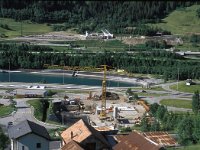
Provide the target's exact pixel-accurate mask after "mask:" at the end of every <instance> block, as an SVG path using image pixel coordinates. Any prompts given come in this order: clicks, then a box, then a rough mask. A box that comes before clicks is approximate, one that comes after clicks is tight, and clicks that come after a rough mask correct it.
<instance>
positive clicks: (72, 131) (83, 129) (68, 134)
mask: <svg viewBox="0 0 200 150" xmlns="http://www.w3.org/2000/svg"><path fill="white" fill-rule="evenodd" d="M91 135H93V136H94V137H95V138H96V139H98V140H100V141H101V142H102V143H104V144H105V145H109V143H108V142H107V141H106V139H105V138H104V136H103V135H102V134H101V133H99V132H98V131H97V130H95V129H94V128H93V127H92V126H90V125H89V124H88V123H86V122H84V121H83V120H82V119H80V120H79V121H77V122H76V123H75V124H73V125H72V126H71V127H69V128H67V129H66V130H65V131H63V132H62V133H61V137H62V139H63V140H64V142H65V143H68V142H69V141H71V140H72V139H73V140H74V141H76V142H77V143H81V142H82V141H83V140H85V139H86V138H88V137H89V136H91Z"/></svg>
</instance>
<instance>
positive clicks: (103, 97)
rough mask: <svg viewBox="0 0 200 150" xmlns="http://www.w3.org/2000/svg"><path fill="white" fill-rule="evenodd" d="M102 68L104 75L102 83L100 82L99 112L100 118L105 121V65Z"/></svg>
mask: <svg viewBox="0 0 200 150" xmlns="http://www.w3.org/2000/svg"><path fill="white" fill-rule="evenodd" d="M102 66H103V67H104V75H103V81H102V100H101V112H100V118H101V119H105V118H106V71H107V69H106V67H107V65H102Z"/></svg>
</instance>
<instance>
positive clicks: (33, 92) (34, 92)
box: [15, 89, 47, 98]
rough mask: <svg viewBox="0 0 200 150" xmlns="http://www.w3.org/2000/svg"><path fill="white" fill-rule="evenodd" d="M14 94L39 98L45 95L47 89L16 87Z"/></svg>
mask: <svg viewBox="0 0 200 150" xmlns="http://www.w3.org/2000/svg"><path fill="white" fill-rule="evenodd" d="M15 94H16V96H17V97H23V98H29V97H31V98H33V97H36V98H39V97H45V96H47V91H46V90H44V89H16V93H15Z"/></svg>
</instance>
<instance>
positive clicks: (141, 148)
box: [113, 131, 162, 150]
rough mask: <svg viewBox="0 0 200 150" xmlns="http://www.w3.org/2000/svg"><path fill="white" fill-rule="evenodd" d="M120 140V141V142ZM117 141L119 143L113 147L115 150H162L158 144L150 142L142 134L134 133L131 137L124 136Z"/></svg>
mask: <svg viewBox="0 0 200 150" xmlns="http://www.w3.org/2000/svg"><path fill="white" fill-rule="evenodd" d="M119 139H120V140H119ZM119 139H116V140H117V141H118V142H119V143H118V144H116V145H115V146H114V147H113V150H125V149H127V150H128V149H130V150H161V149H162V147H160V146H159V145H158V144H156V143H155V142H153V141H150V140H148V139H147V138H145V137H144V136H143V135H142V134H140V133H138V132H136V131H133V132H132V133H130V134H129V135H123V136H121V137H120V138H119Z"/></svg>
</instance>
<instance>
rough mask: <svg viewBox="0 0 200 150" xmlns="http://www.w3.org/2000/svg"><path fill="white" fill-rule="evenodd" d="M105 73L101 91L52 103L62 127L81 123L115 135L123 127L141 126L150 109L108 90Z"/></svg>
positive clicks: (105, 70)
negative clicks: (83, 122)
mask: <svg viewBox="0 0 200 150" xmlns="http://www.w3.org/2000/svg"><path fill="white" fill-rule="evenodd" d="M101 68H102V70H103V80H102V89H101V91H99V89H97V90H93V91H90V90H87V91H85V92H84V93H76V94H75V93H69V94H67V96H66V95H65V96H64V95H62V96H64V99H63V100H56V99H54V100H53V102H52V103H53V112H54V114H56V116H57V118H59V120H60V121H61V122H62V124H73V123H74V122H75V121H77V120H78V119H83V120H85V121H87V122H88V123H89V124H90V125H91V126H93V127H95V128H96V129H97V130H100V131H105V132H114V131H117V130H118V128H121V127H132V126H134V125H138V124H140V122H141V119H142V117H143V115H144V113H145V112H148V111H149V106H148V105H147V104H146V103H145V102H144V101H143V100H139V101H134V102H129V99H128V97H127V95H125V93H123V92H120V91H116V90H115V91H114V90H109V91H108V90H107V87H106V86H107V84H106V79H107V78H106V73H107V70H108V69H109V67H108V66H107V65H102V66H101Z"/></svg>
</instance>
